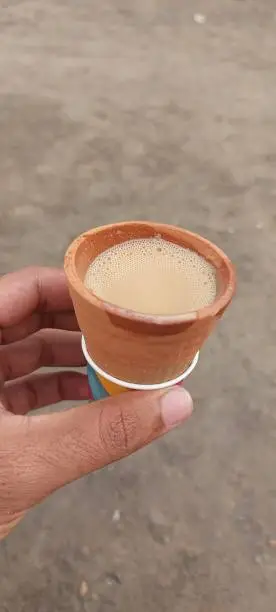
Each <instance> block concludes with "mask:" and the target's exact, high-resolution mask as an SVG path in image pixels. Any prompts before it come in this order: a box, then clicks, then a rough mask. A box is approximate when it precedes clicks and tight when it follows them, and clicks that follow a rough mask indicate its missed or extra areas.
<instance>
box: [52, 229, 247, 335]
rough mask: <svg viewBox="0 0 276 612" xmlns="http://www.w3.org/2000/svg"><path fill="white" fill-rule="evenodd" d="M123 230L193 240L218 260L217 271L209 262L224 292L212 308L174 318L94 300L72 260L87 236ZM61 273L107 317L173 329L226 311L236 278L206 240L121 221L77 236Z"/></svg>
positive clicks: (230, 266)
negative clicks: (142, 228) (222, 278)
mask: <svg viewBox="0 0 276 612" xmlns="http://www.w3.org/2000/svg"><path fill="white" fill-rule="evenodd" d="M126 226H128V227H130V226H132V227H133V228H135V226H136V227H138V226H145V227H147V226H148V227H150V228H153V229H154V230H155V231H156V234H161V236H162V232H164V233H165V232H166V230H167V231H168V230H175V231H177V232H178V233H181V234H183V236H185V238H186V239H187V241H188V243H189V242H191V243H192V242H193V241H194V240H196V242H200V243H201V244H202V246H203V247H205V249H206V251H207V252H208V253H209V255H210V254H213V255H214V256H215V257H217V258H218V259H220V261H221V265H220V266H219V267H217V266H214V264H213V262H211V261H210V263H211V264H212V265H213V266H214V267H215V269H216V271H217V274H218V275H219V274H220V270H221V269H224V270H226V273H227V283H226V287H225V289H224V291H223V292H222V293H220V294H218V295H217V296H216V298H215V299H214V301H213V302H212V304H210V305H208V306H204V307H203V308H200V309H198V310H195V311H190V312H187V313H183V314H177V315H160V314H159V315H158V314H156V315H153V314H145V313H139V312H136V311H134V310H130V309H126V308H122V307H121V306H116V305H115V304H112V303H111V302H106V301H104V300H102V299H100V298H98V297H97V296H96V295H95V294H94V293H92V291H89V290H88V289H87V288H86V287H85V285H84V283H83V282H82V280H81V279H80V277H79V275H78V271H77V267H76V256H77V254H78V251H79V249H80V248H81V246H82V245H83V243H84V242H85V241H86V240H87V237H88V236H93V235H94V234H96V233H99V232H104V231H109V230H110V229H113V230H114V229H115V230H116V229H118V230H120V229H121V228H123V227H126ZM187 248H189V246H187ZM191 249H192V250H194V251H196V252H198V253H199V254H200V255H201V256H202V257H205V259H207V261H208V258H207V257H206V256H204V254H203V253H201V252H199V251H197V250H196V249H195V248H193V247H192V244H191ZM64 270H65V274H66V276H67V279H68V281H69V283H70V284H71V285H72V286H73V288H74V290H75V291H76V292H77V293H78V294H79V295H80V297H81V298H83V299H84V300H85V301H86V302H88V303H90V304H91V305H92V306H94V307H97V308H99V309H101V310H104V311H105V312H107V313H109V314H111V315H117V316H119V317H122V318H123V319H129V320H131V321H137V322H140V323H142V322H144V323H149V324H155V325H175V324H181V323H189V322H192V321H195V320H199V319H206V318H208V317H210V318H212V317H214V316H217V315H219V314H220V313H223V312H224V310H225V309H226V308H227V306H228V304H229V303H230V302H231V299H232V297H233V295H234V292H235V288H236V274H235V269H234V266H233V264H232V262H231V261H230V259H229V258H228V257H227V255H226V254H225V253H224V252H223V251H222V250H221V249H220V248H219V247H217V246H216V245H215V244H214V243H212V242H210V241H209V240H207V238H204V237H203V236H201V235H199V234H196V233H194V232H190V231H189V230H186V229H184V228H182V227H178V226H174V225H170V224H165V223H155V222H151V221H124V222H120V223H110V224H108V225H101V226H98V227H95V228H92V229H90V230H88V231H86V232H84V233H82V234H80V236H78V237H77V238H75V239H74V240H73V242H71V244H70V245H69V247H68V248H67V251H66V253H65V259H64ZM221 276H222V275H221Z"/></svg>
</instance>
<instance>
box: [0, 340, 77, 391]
mask: <svg viewBox="0 0 276 612" xmlns="http://www.w3.org/2000/svg"><path fill="white" fill-rule="evenodd" d="M80 339H81V335H80V333H79V332H68V331H63V330H58V329H55V330H52V329H46V330H41V331H39V332H37V333H36V334H33V335H32V336H29V337H28V338H26V339H25V340H21V341H19V342H14V343H13V344H10V345H7V346H3V347H0V376H1V378H2V382H6V381H8V380H13V379H15V378H19V377H21V376H25V375H26V374H30V373H31V372H34V371H35V370H37V369H38V368H41V367H51V366H54V367H78V366H83V365H85V359H84V356H83V353H82V350H81V342H80Z"/></svg>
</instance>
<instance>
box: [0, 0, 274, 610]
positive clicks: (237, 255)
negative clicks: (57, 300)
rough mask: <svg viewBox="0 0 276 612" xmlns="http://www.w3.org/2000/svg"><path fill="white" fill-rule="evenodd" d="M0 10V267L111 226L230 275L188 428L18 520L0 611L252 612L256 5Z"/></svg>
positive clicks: (266, 242)
mask: <svg viewBox="0 0 276 612" xmlns="http://www.w3.org/2000/svg"><path fill="white" fill-rule="evenodd" d="M0 7H1V12H0V134H1V135H0V139H1V140H0V142H1V149H0V186H1V204H0V207H1V208H0V214H1V223H0V253H1V255H0V257H1V272H5V271H8V270H13V269H15V268H18V267H20V266H22V265H24V264H33V263H35V264H42V265H43V264H58V265H60V264H61V263H62V257H63V252H64V250H65V248H66V246H67V244H68V242H69V241H70V240H71V238H72V237H73V236H75V235H76V234H78V233H79V232H80V231H82V230H85V229H86V228H88V227H90V226H93V225H96V224H100V223H103V222H107V221H113V220H121V219H125V218H129V219H156V220H162V221H169V222H172V223H178V224H181V225H184V226H186V227H188V228H190V229H192V230H195V231H199V232H202V233H203V234H205V235H206V236H207V237H209V238H211V239H213V240H215V241H216V242H217V243H218V244H219V245H220V246H221V247H222V248H224V249H225V250H226V251H227V253H228V254H229V255H230V256H231V257H232V258H233V259H234V261H235V262H236V265H237V268H238V275H239V291H238V297H237V299H236V301H235V303H234V305H233V308H232V309H231V310H230V312H229V314H228V315H227V316H226V317H225V320H224V321H223V323H222V324H221V326H220V328H219V330H218V332H217V333H216V334H215V335H214V337H213V338H212V339H211V340H210V341H209V343H208V346H207V347H206V349H204V351H203V353H202V357H201V363H200V365H199V367H198V370H197V371H196V373H195V374H194V375H193V377H192V378H191V380H190V381H189V388H190V389H191V390H192V392H193V395H194V398H195V404H196V410H195V413H194V416H193V419H192V420H191V422H190V423H189V424H188V425H187V427H185V428H184V429H183V430H179V431H176V432H174V433H173V434H171V435H169V436H168V437H167V438H166V439H164V440H162V441H160V442H159V443H157V444H155V445H154V446H152V447H151V448H147V449H146V450H144V451H142V452H140V453H138V454H137V455H136V456H135V457H133V458H131V459H129V460H126V461H124V462H122V463H121V464H119V465H117V466H115V467H112V468H110V469H108V470H105V471H102V472H100V473H98V474H96V475H94V476H91V477H89V478H86V479H84V480H83V481H81V482H79V483H76V484H74V485H72V486H70V487H67V488H66V489H64V490H63V491H61V492H59V493H58V494H56V495H54V496H53V497H52V498H51V499H49V500H48V501H47V502H46V503H45V504H43V505H42V506H41V507H39V508H38V509H36V510H35V511H33V512H31V513H30V514H29V516H28V517H27V518H26V520H25V521H24V522H23V523H22V525H21V526H20V527H19V528H18V529H17V530H16V531H15V532H14V533H13V534H12V535H11V537H10V538H9V539H8V540H6V541H5V542H4V543H2V544H1V552H0V576H1V578H0V601H1V603H0V609H1V611H2V610H3V611H5V612H7V611H9V612H53V611H55V612H63V611H65V610H66V612H67V611H68V610H70V611H72V612H90V611H93V612H102V611H108V610H114V611H117V612H129V611H131V612H141V611H142V610H147V612H163V611H167V610H170V611H171V612H183V610H187V611H188V610H189V612H230V611H231V612H232V611H233V612H234V611H235V612H248V610H250V612H260V610H262V612H272V611H273V610H274V609H275V597H276V549H275V548H273V547H272V546H271V544H270V540H275V539H276V477H275V431H276V428H275V390H276V372H275V363H276V360H275V357H276V355H275V344H276V322H275V321H276V319H275V310H276V298H275V276H276V237H275V236H276V233H275V231H276V207H275V195H276V172H275V170H276V140H275V129H276V110H275V109H276V78H275V57H276V55H275V54H276V42H275V26H276V12H275V1H274V0H266V1H265V2H264V3H260V2H258V1H257V0H224V2H221V0H204V1H203V0H198V2H194V1H192V0H186V2H183V1H182V0H140V1H139V2H138V0H133V1H132V2H129V1H128V0H103V1H102V2H98V1H96V0H78V2H76V0H66V1H63V0H44V1H43V2H41V1H40V0H30V1H28V0H26V1H22V2H19V1H17V0H9V2H6V1H4V0H1V2H0ZM194 13H203V14H204V15H206V18H207V20H206V22H205V23H203V24H198V23H196V22H195V21H194V18H193V15H194Z"/></svg>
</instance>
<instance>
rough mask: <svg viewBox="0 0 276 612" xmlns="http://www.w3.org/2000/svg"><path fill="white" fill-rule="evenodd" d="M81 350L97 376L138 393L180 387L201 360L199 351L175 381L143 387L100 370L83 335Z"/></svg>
mask: <svg viewBox="0 0 276 612" xmlns="http://www.w3.org/2000/svg"><path fill="white" fill-rule="evenodd" d="M81 348H82V352H83V354H84V357H85V359H86V361H87V364H88V365H89V366H90V367H91V368H92V369H93V370H95V372H96V373H97V374H99V375H100V376H102V377H103V378H105V379H106V380H109V382H112V383H114V384H115V385H118V386H119V387H125V388H126V389H133V390H136V391H155V390H158V389H167V388H168V387H173V386H174V385H178V384H179V383H181V382H182V381H183V380H185V379H186V378H188V376H189V375H190V374H191V373H192V372H193V370H194V369H195V367H196V366H197V364H198V360H199V351H197V353H196V354H195V356H194V358H193V360H192V361H191V363H190V365H189V366H188V367H187V368H186V370H185V371H184V372H183V373H182V374H180V375H179V376H177V377H176V378H174V379H173V380H167V381H165V382H163V383H155V384H153V385H141V384H135V383H131V382H126V381H125V380H120V379H119V378H115V376H111V374H108V373H107V372H105V371H104V370H102V368H100V367H99V366H98V365H97V364H96V362H95V361H94V360H93V359H92V358H91V357H90V355H89V353H88V350H87V346H86V342H85V337H84V336H83V335H82V337H81Z"/></svg>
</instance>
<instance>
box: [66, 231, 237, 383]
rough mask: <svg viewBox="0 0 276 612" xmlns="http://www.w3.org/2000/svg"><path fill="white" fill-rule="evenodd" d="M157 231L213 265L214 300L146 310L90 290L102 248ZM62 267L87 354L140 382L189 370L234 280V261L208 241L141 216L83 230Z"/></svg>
mask: <svg viewBox="0 0 276 612" xmlns="http://www.w3.org/2000/svg"><path fill="white" fill-rule="evenodd" d="M157 236H158V237H159V238H160V237H161V238H163V239H164V240H167V241H169V242H173V243H175V244H178V245H180V246H182V247H186V248H189V249H192V250H193V251H196V252H197V253H198V254H199V255H201V256H202V257H204V258H205V259H206V260H207V261H208V262H210V263H211V264H212V266H213V267H214V268H215V270H216V276H217V295H216V298H215V300H214V302H213V303H212V304H211V305H209V306H206V307H204V308H201V309H199V310H197V311H193V312H189V313H186V314H181V315H169V316H163V315H147V314H141V313H138V312H134V311H132V310H127V309H124V308H121V307H118V306H116V305H114V304H111V303H108V302H105V301H103V300H102V299H99V298H98V297H97V296H96V295H95V294H94V293H92V292H91V291H90V290H88V289H86V287H85V285H84V278H85V274H86V271H87V269H88V267H89V265H90V264H91V262H92V261H93V260H94V259H95V258H96V257H97V256H98V255H99V254H100V253H102V252H103V251H105V250H107V249H109V248H110V247H112V246H114V245H116V244H119V243H122V242H125V241H127V240H133V239H137V238H152V237H157ZM64 269H65V274H66V277H67V281H68V286H69V291H70V295H71V297H72V300H73V305H74V309H75V313H76V317H77V320H78V323H79V326H80V329H81V331H82V333H83V336H84V338H85V342H86V348H87V351H88V353H89V355H90V356H91V358H92V359H93V361H94V362H95V363H96V364H97V365H98V366H99V368H101V369H102V370H103V371H104V372H106V373H108V374H109V375H111V376H113V377H115V378H116V379H120V380H121V381H126V382H129V383H134V384H137V385H140V384H141V385H147V384H149V385H152V384H159V383H163V382H165V381H169V380H172V379H175V378H177V377H178V376H180V375H181V374H182V373H183V372H184V371H185V369H186V368H187V366H188V365H189V364H190V363H191V361H192V360H193V358H194V357H195V355H196V353H197V352H198V351H199V349H200V348H201V347H202V345H203V343H204V342H205V340H206V339H207V338H208V336H209V334H210V333H211V332H212V330H213V328H214V327H215V325H216V323H217V321H218V319H220V317H221V316H222V315H223V313H224V312H225V310H226V308H227V306H228V305H229V304H230V302H231V299H232V297H233V294H234V291H235V283H236V281H235V271H234V267H233V265H232V263H231V262H230V260H229V259H228V257H227V256H226V255H225V254H224V253H223V251H221V249H219V248H218V247H217V246H216V245H214V244H212V243H211V242H209V240H206V239H205V238H202V237H201V236H199V235H197V234H193V233H191V232H189V231H187V230H185V229H182V228H180V227H175V226H171V225H165V224H160V223H151V222H141V221H133V222H124V223H115V224H112V225H105V226H102V227H96V228H94V229H91V230H89V231H87V232H85V233H84V234H82V235H81V236H79V237H78V238H76V239H75V240H74V241H73V242H72V244H71V245H70V246H69V248H68V250H67V253H66V255H65V263H64Z"/></svg>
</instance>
